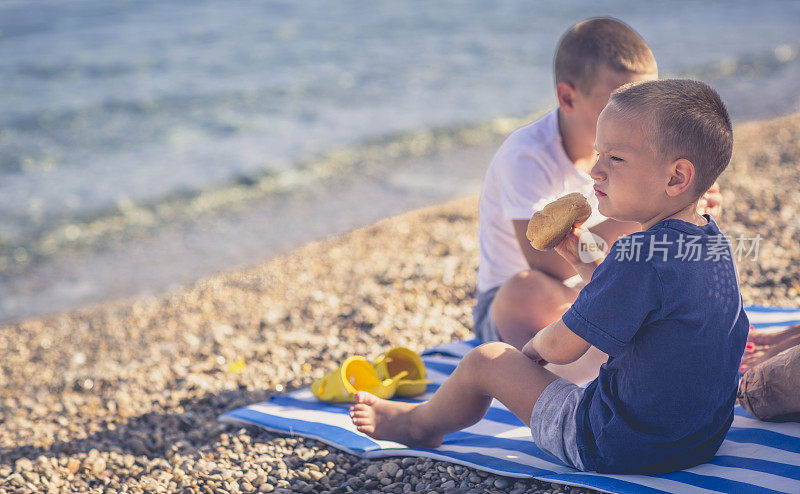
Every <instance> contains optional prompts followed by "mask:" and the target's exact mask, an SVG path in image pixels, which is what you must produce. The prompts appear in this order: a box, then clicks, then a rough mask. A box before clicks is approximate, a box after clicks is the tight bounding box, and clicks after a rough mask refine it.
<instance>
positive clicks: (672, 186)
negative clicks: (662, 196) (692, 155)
mask: <svg viewBox="0 0 800 494" xmlns="http://www.w3.org/2000/svg"><path fill="white" fill-rule="evenodd" d="M670 170H671V173H670V175H669V182H667V188H666V192H667V195H668V196H670V197H675V196H677V195H680V194H683V193H684V192H686V191H687V190H689V189H691V188H692V187H694V178H695V176H694V175H695V173H694V165H693V164H692V162H691V161H689V160H687V159H686V158H680V159H677V160H675V161H674V162H673V163H672V165H671V166H670Z"/></svg>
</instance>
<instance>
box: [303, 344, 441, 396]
mask: <svg viewBox="0 0 800 494" xmlns="http://www.w3.org/2000/svg"><path fill="white" fill-rule="evenodd" d="M429 382H430V381H427V380H425V365H424V364H423V363H422V359H421V358H420V357H419V355H417V354H416V353H414V352H413V351H412V350H409V349H408V348H403V347H396V348H392V349H391V350H389V351H388V352H387V353H386V354H384V355H381V356H380V357H378V359H377V360H376V361H375V362H374V363H370V362H369V361H368V360H367V359H365V358H364V357H361V356H355V357H350V358H348V359H347V360H345V361H344V363H343V364H342V365H340V366H339V368H338V369H336V370H335V371H333V372H330V373H328V374H327V375H325V376H324V377H322V378H321V379H317V380H316V381H314V384H312V385H311V392H312V393H313V394H314V396H316V397H317V398H319V399H320V400H322V401H325V402H329V403H330V402H332V403H347V402H352V401H353V400H354V397H355V394H356V392H358V391H368V392H370V393H372V394H374V395H375V396H377V397H379V398H383V399H389V398H392V397H393V396H395V395H397V396H402V397H409V396H417V395H420V394H422V393H424V392H425V385H426V384H428V383H429Z"/></svg>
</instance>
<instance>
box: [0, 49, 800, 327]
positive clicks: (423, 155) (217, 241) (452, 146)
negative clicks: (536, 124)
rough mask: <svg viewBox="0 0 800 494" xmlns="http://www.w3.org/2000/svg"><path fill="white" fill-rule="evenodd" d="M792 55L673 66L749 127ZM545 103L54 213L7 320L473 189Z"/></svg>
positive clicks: (272, 253) (787, 89)
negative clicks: (157, 196) (173, 190)
mask: <svg viewBox="0 0 800 494" xmlns="http://www.w3.org/2000/svg"><path fill="white" fill-rule="evenodd" d="M797 53H798V50H797V47H796V46H794V45H792V46H788V45H787V46H780V47H777V48H775V50H772V51H768V52H764V53H760V54H754V55H751V56H743V57H740V58H738V59H734V60H730V59H724V60H720V61H719V62H718V63H715V64H711V65H703V66H697V67H693V68H691V67H690V68H688V69H687V71H688V72H686V73H679V74H673V75H676V76H688V77H697V78H700V79H702V80H705V81H706V82H708V83H709V84H711V85H712V86H714V87H715V88H716V89H717V90H718V91H720V94H721V95H722V96H723V99H724V100H725V101H727V102H728V107H729V111H730V114H731V116H732V118H733V120H734V124H735V126H739V125H745V124H746V122H747V121H760V120H761V119H765V118H779V116H780V115H783V114H785V113H789V114H791V113H792V112H796V111H800V99H798V96H797V94H798V93H797V91H795V90H794V89H795V87H796V85H797V84H796V82H792V81H797V80H800V58H798V56H797ZM668 75H670V74H668ZM754 94H758V95H759V97H755V96H754ZM545 111H547V109H540V110H539V111H534V112H532V113H530V114H528V115H526V116H523V117H518V116H506V117H499V118H493V119H489V120H485V121H479V122H473V123H466V124H461V125H451V126H444V127H437V128H430V129H420V130H418V131H412V132H407V133H401V134H396V135H388V136H385V137H383V138H378V139H374V140H369V141H367V142H363V143H361V144H358V145H355V146H353V147H347V148H345V149H339V150H331V151H330V152H328V153H327V154H323V155H322V156H319V157H316V158H311V159H309V160H307V161H303V162H301V163H298V164H297V166H298V167H299V168H297V169H294V168H291V169H288V170H284V171H285V172H286V173H283V174H278V175H271V174H269V173H266V174H256V175H252V176H249V175H248V176H242V177H240V178H239V179H237V180H234V182H233V183H229V184H227V185H221V186H219V187H212V188H210V189H207V190H205V189H204V190H202V191H196V194H195V193H187V194H186V195H185V197H184V194H182V193H177V194H176V196H175V197H170V198H166V199H164V200H157V201H155V202H153V203H152V204H149V203H148V204H144V203H143V204H134V203H124V204H122V203H121V204H118V205H117V208H116V209H114V208H112V210H109V211H106V212H104V213H97V214H98V216H97V217H93V218H88V217H87V218H85V220H86V222H84V223H80V222H78V223H69V222H67V223H65V224H59V223H58V222H56V223H55V224H53V225H50V227H48V228H46V229H45V231H42V232H38V233H37V234H36V235H34V237H35V238H30V239H27V240H25V241H22V240H20V241H19V242H16V243H15V241H10V240H8V239H3V242H5V243H2V242H0V324H7V323H11V322H13V321H19V320H22V319H24V318H26V317H35V316H41V315H44V314H52V313H55V312H58V311H62V310H70V309H75V308H77V307H81V306H85V305H86V304H97V303H104V302H108V301H109V300H119V299H131V298H136V297H144V296H157V295H158V294H163V293H169V292H171V291H174V290H176V289H179V288H180V287H181V286H183V285H185V284H188V283H194V282H196V281H197V280H198V279H199V278H202V277H204V276H209V275H213V274H214V273H219V272H224V271H230V270H234V269H243V268H246V267H247V266H253V265H256V264H259V263H262V262H266V261H269V260H270V259H272V258H274V257H276V256H280V255H284V254H286V253H288V252H289V251H291V250H292V249H295V248H298V247H300V246H302V245H304V244H305V243H307V242H310V241H317V240H320V239H324V238H327V237H330V236H335V235H342V234H345V233H347V232H348V231H351V230H352V229H353V228H358V227H363V226H365V225H368V224H371V223H373V222H375V221H378V220H380V219H381V218H385V217H390V216H393V215H396V214H400V213H403V212H407V211H411V210H414V209H416V208H419V207H425V206H430V205H433V204H437V203H441V202H444V201H448V200H451V199H454V198H456V197H461V196H465V195H469V194H477V193H478V192H479V191H480V186H481V183H482V180H483V175H484V173H485V170H486V167H487V166H488V163H489V161H490V160H491V157H492V156H493V154H494V152H495V151H496V149H497V147H498V146H499V144H500V143H501V142H502V140H503V139H504V138H505V136H506V135H507V134H508V133H509V132H510V131H512V130H513V129H514V128H516V127H518V126H520V125H523V124H525V123H528V122H529V121H531V120H532V119H534V118H535V117H536V116H537V115H540V114H542V113H544V112H545ZM784 116H785V115H784ZM754 119H755V120H754ZM365 205H366V206H365ZM320 211H324V214H321V213H320ZM17 256H19V259H23V262H21V263H16V261H14V259H15V258H17ZM15 263H16V264H15Z"/></svg>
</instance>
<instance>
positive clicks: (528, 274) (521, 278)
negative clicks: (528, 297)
mask: <svg viewBox="0 0 800 494" xmlns="http://www.w3.org/2000/svg"><path fill="white" fill-rule="evenodd" d="M551 280H552V278H550V276H548V275H547V274H545V273H543V272H541V271H539V270H538V269H528V270H526V271H520V272H519V273H517V274H515V275H514V276H512V277H511V278H509V279H508V281H506V283H505V284H504V285H505V286H508V289H509V290H511V291H514V292H517V293H531V292H535V291H537V290H540V289H541V288H542V287H543V286H545V285H546V284H547V283H548V282H549V281H551Z"/></svg>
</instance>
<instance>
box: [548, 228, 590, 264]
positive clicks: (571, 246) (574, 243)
mask: <svg viewBox="0 0 800 494" xmlns="http://www.w3.org/2000/svg"><path fill="white" fill-rule="evenodd" d="M581 233H583V230H581V229H580V227H575V226H573V227H572V231H571V232H569V233H567V234H566V235H565V236H564V238H563V239H561V242H559V243H558V245H556V246H555V247H553V248H554V249H555V251H556V252H558V253H559V254H560V255H561V257H563V258H564V259H565V260H566V261H567V262H568V263H570V264H572V265H575V264H580V263H582V262H583V261H581V258H580V255H579V254H578V246H579V244H580V237H581Z"/></svg>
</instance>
